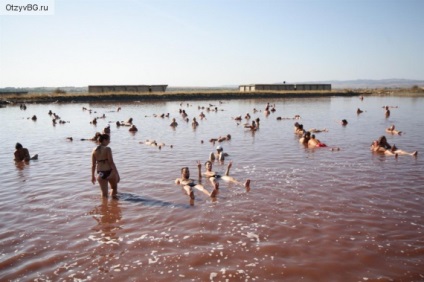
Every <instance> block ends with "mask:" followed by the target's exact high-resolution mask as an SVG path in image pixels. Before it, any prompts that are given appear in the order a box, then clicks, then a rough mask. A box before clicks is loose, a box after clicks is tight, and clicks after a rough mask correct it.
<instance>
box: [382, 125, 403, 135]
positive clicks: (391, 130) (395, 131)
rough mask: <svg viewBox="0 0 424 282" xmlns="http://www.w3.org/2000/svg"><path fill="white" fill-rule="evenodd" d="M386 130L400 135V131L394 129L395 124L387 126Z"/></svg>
mask: <svg viewBox="0 0 424 282" xmlns="http://www.w3.org/2000/svg"><path fill="white" fill-rule="evenodd" d="M386 132H388V133H391V134H394V135H401V134H402V131H399V130H396V129H395V125H394V124H392V125H391V126H389V127H388V128H386Z"/></svg>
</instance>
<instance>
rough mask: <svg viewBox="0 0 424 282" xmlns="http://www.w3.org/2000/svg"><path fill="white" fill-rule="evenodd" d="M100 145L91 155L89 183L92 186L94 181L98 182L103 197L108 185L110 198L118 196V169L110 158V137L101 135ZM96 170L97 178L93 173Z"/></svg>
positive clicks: (106, 192) (106, 193) (105, 195)
mask: <svg viewBox="0 0 424 282" xmlns="http://www.w3.org/2000/svg"><path fill="white" fill-rule="evenodd" d="M99 143H100V145H99V146H97V147H96V148H94V150H93V152H92V154H91V182H92V183H93V185H94V184H95V183H96V180H97V181H98V182H99V185H100V189H101V194H102V196H103V197H108V184H109V185H110V188H111V190H112V191H111V195H112V197H114V198H116V197H117V195H118V183H119V181H120V180H121V178H120V177H119V173H118V169H117V168H116V165H115V162H114V161H113V157H112V149H111V148H110V147H108V145H109V143H110V136H109V135H107V134H101V135H100V137H99ZM96 169H97V177H96V176H95V172H96Z"/></svg>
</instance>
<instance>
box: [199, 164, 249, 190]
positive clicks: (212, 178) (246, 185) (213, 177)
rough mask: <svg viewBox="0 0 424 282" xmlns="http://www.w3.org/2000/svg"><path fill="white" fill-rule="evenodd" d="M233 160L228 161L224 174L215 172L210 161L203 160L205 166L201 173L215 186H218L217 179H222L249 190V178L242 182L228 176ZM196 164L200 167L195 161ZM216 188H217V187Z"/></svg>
mask: <svg viewBox="0 0 424 282" xmlns="http://www.w3.org/2000/svg"><path fill="white" fill-rule="evenodd" d="M232 165H233V162H230V163H229V164H228V166H227V170H226V171H225V174H224V175H220V174H218V173H216V172H215V171H212V162H211V161H206V162H205V168H206V171H205V172H204V173H203V175H204V176H205V177H206V178H208V179H209V181H210V182H211V184H212V185H213V186H214V187H215V186H216V187H219V186H218V184H217V183H218V182H217V180H218V179H222V180H224V181H227V182H232V183H235V184H238V185H242V186H243V187H244V188H246V191H247V192H249V191H250V179H247V180H246V181H245V182H244V183H242V182H239V181H237V180H236V179H235V178H234V177H231V176H230V168H231V167H232ZM197 166H198V167H199V169H200V167H201V164H200V162H197ZM201 176H202V174H200V175H199V177H201ZM217 189H218V188H217Z"/></svg>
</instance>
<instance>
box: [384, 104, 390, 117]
mask: <svg viewBox="0 0 424 282" xmlns="http://www.w3.org/2000/svg"><path fill="white" fill-rule="evenodd" d="M384 109H385V115H386V118H388V117H389V116H390V110H389V106H386V107H385V108H384Z"/></svg>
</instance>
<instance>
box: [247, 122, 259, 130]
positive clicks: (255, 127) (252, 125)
mask: <svg viewBox="0 0 424 282" xmlns="http://www.w3.org/2000/svg"><path fill="white" fill-rule="evenodd" d="M244 127H245V128H249V129H250V130H251V131H256V130H258V126H257V125H256V121H254V120H252V124H245V125H244Z"/></svg>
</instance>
